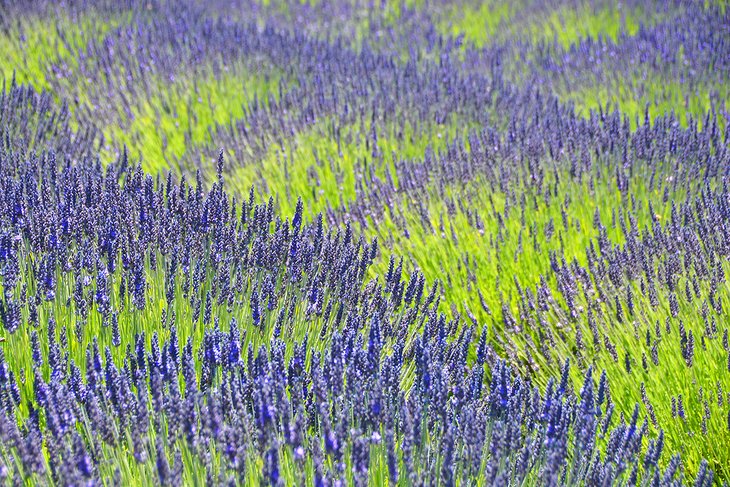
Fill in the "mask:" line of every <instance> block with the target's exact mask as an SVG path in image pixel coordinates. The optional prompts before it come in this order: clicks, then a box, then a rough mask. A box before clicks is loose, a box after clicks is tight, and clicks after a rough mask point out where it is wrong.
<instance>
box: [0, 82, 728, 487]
mask: <svg viewBox="0 0 730 487" xmlns="http://www.w3.org/2000/svg"><path fill="white" fill-rule="evenodd" d="M3 102H4V103H3V104H2V106H3V117H4V120H5V121H6V122H13V121H20V120H22V121H23V124H22V125H21V127H37V129H36V130H33V131H29V132H26V135H29V136H30V137H31V138H33V140H34V146H35V148H36V150H38V151H39V152H37V153H34V154H26V153H23V149H24V147H23V146H22V145H20V142H21V140H22V137H21V136H20V135H19V134H22V130H28V129H27V128H22V130H21V129H19V127H17V126H14V124H12V123H7V124H6V125H5V126H6V127H7V128H6V130H7V131H6V132H3V137H2V140H4V141H5V142H4V144H3V148H2V152H1V153H0V154H1V155H0V157H1V158H0V171H1V173H0V186H1V187H2V190H3V191H2V195H3V196H2V198H1V199H0V219H1V221H2V228H3V236H2V239H1V242H2V246H1V248H0V257H1V261H0V262H1V266H2V285H3V299H2V303H3V306H2V319H3V324H4V326H5V328H6V330H7V331H8V332H9V335H8V337H7V339H8V342H9V345H10V347H9V348H7V349H6V352H5V354H4V357H3V358H2V364H1V366H0V372H1V373H0V390H1V394H0V400H1V401H2V413H1V414H0V439H1V444H2V463H3V468H2V475H3V476H4V478H5V479H6V481H11V480H12V481H13V482H15V483H22V481H23V479H24V478H25V479H28V480H29V481H32V482H44V483H45V482H53V483H61V484H76V485H79V484H84V483H87V484H90V485H91V484H94V483H96V482H98V481H104V482H108V481H109V480H110V479H112V478H115V479H117V480H118V481H120V482H131V481H133V480H134V479H136V481H157V482H159V483H160V484H163V485H181V484H182V483H183V482H186V481H192V479H194V478H200V477H199V476H200V475H206V476H207V478H208V481H209V482H210V483H217V482H221V483H228V482H233V483H241V484H244V483H246V482H247V481H259V480H260V481H266V482H269V483H271V484H274V485H280V484H285V483H302V482H304V481H308V482H314V483H315V484H316V485H325V484H330V483H337V482H340V481H348V482H350V481H352V482H355V483H356V484H367V481H368V480H367V479H368V477H369V476H370V478H381V479H384V478H389V479H390V481H391V482H398V481H401V482H403V483H415V484H420V483H423V482H431V481H434V480H435V479H440V482H442V483H444V484H446V485H453V484H455V483H458V482H461V481H464V480H468V479H477V478H480V479H482V480H481V481H484V482H487V483H489V484H497V485H507V484H512V483H515V482H518V483H519V482H528V483H544V484H547V485H554V484H556V483H567V482H570V483H579V482H581V483H589V484H601V485H605V484H610V483H612V482H614V481H618V480H619V479H621V480H622V481H629V482H633V481H635V479H636V478H637V476H639V475H641V476H642V477H643V478H645V479H647V480H650V481H652V482H655V483H659V482H661V483H662V484H666V485H669V484H675V483H677V484H679V483H682V482H683V481H684V480H685V479H684V477H683V473H682V469H681V463H680V459H679V456H677V455H675V456H673V457H672V458H671V460H668V456H669V455H670V453H669V452H663V438H662V435H661V434H660V435H659V436H658V437H657V438H656V439H652V440H649V442H648V448H647V449H644V448H643V443H644V442H645V440H646V436H647V429H648V422H647V420H646V419H644V421H643V423H642V422H641V421H640V419H639V414H638V407H637V408H635V409H634V414H633V416H631V417H630V418H629V417H624V416H623V414H620V415H619V414H614V404H613V401H612V399H611V390H610V388H609V386H608V384H607V380H606V377H605V374H604V375H603V376H601V378H600V380H598V381H597V380H596V378H595V377H594V374H593V372H592V370H591V369H589V371H588V373H587V374H586V376H585V380H584V382H583V383H582V386H581V388H580V390H579V391H576V390H574V388H573V386H572V385H571V381H570V380H569V378H568V364H567V362H566V364H565V367H564V372H563V374H562V379H561V380H559V381H556V382H552V381H551V382H550V384H549V385H548V387H547V390H546V391H545V392H544V393H542V394H541V393H540V392H539V391H538V390H537V389H534V388H533V387H532V386H531V385H530V384H529V382H525V381H524V380H522V379H519V378H517V377H515V376H514V375H513V373H512V372H511V369H510V367H509V366H507V365H506V364H505V363H504V362H501V361H499V360H497V359H496V357H495V356H494V354H493V352H492V351H491V347H490V346H489V345H488V344H487V341H486V331H484V332H482V333H481V334H478V333H477V332H476V330H475V327H474V326H465V325H463V324H460V323H459V322H458V320H447V319H446V318H445V316H444V315H443V314H439V313H437V312H436V309H437V307H438V300H439V298H438V297H437V296H436V293H435V290H436V288H435V287H430V286H428V285H427V283H426V282H424V279H423V278H422V277H421V276H420V275H419V274H418V273H415V274H413V275H412V276H411V278H410V279H403V277H402V275H401V269H400V268H398V269H393V270H391V271H390V272H388V274H387V275H386V276H383V279H382V280H377V279H376V280H369V279H368V278H367V268H368V265H369V263H370V262H371V261H372V259H373V258H374V257H375V256H376V253H377V245H376V243H375V242H372V243H368V242H365V241H363V240H354V239H353V236H352V233H351V231H350V230H349V228H348V229H347V230H346V231H344V232H339V231H338V232H334V233H333V232H332V231H329V232H326V231H325V230H324V229H323V227H322V225H321V221H320V222H319V223H307V222H305V221H303V218H302V214H301V210H299V211H298V212H297V213H295V215H293V217H292V219H291V220H288V219H287V220H281V218H280V217H279V216H277V215H276V213H275V211H274V210H273V207H272V206H271V204H262V205H256V204H255V203H254V202H253V201H252V200H249V201H244V202H243V203H242V204H238V203H236V202H235V199H233V198H231V197H230V196H229V195H228V194H227V193H226V192H225V191H224V188H223V177H222V165H223V161H222V160H221V161H219V170H218V174H219V175H218V181H217V182H216V183H215V184H214V185H213V188H212V189H211V190H210V191H205V190H203V189H202V188H201V186H199V185H198V186H190V185H188V184H187V183H185V182H184V181H180V182H176V181H175V180H173V179H172V178H169V179H168V180H167V181H166V182H163V181H162V180H160V179H158V180H157V182H156V183H155V182H154V180H153V179H152V178H151V177H150V176H147V175H144V174H143V173H142V172H140V170H139V169H138V168H136V169H135V168H133V167H129V166H128V165H125V161H124V160H120V161H119V163H118V164H112V165H109V166H108V167H107V168H106V169H105V170H102V169H101V167H100V166H99V165H98V164H97V163H95V162H94V159H93V158H90V157H84V158H83V160H82V161H81V162H79V163H77V164H74V165H71V164H68V163H66V162H64V160H60V161H59V160H56V158H55V157H54V155H53V154H54V152H53V148H54V147H55V146H58V145H59V144H63V143H66V141H68V140H74V139H75V138H76V137H77V136H76V135H75V134H74V133H73V132H71V131H65V130H62V129H59V130H48V127H49V124H47V123H43V121H47V120H48V119H54V118H55V117H56V113H55V112H52V111H51V112H48V111H45V112H44V111H42V110H41V109H42V108H44V107H45V108H47V107H48V106H49V105H48V104H49V103H50V102H49V101H48V98H47V97H46V96H42V95H34V94H33V93H32V92H31V91H29V90H28V89H25V88H15V87H12V88H11V90H10V91H9V92H8V93H7V94H6V95H4V97H3ZM58 127H59V126H56V128H58ZM64 132H65V133H64ZM11 140H14V143H11V142H10V141H11ZM42 148H45V149H48V151H47V152H46V151H43V152H40V151H41V149H42ZM89 156H93V153H91V154H89ZM59 168H60V169H59ZM120 181H121V183H120ZM300 208H301V206H300ZM155 269H162V270H163V272H162V275H164V279H163V281H164V282H148V281H147V280H146V279H147V276H150V275H153V276H154V275H156V274H155V273H154V270H155ZM160 287H163V288H164V290H165V292H164V296H165V297H164V301H165V303H164V306H165V309H166V311H165V312H163V316H164V318H163V321H162V326H161V327H160V328H159V330H158V331H156V332H153V333H151V334H150V335H151V336H150V335H146V334H144V333H143V332H142V331H137V330H135V329H134V328H133V327H132V324H133V323H134V322H135V317H137V319H139V318H140V317H141V318H142V319H148V318H149V315H146V314H145V310H149V308H150V307H153V306H155V304H156V303H155V300H154V296H155V295H156V294H159V292H160V290H159V288H160ZM155 288H157V289H155ZM429 289H431V291H429ZM201 301H203V302H204V303H205V304H204V306H203V308H204V311H203V312H202V315H201V313H200V303H201ZM196 303H197V304H196ZM239 303H240V304H239ZM243 303H245V304H246V306H245V307H246V308H247V309H250V313H249V311H247V312H246V315H245V316H239V320H237V319H236V318H235V317H231V313H232V312H233V313H234V314H235V310H237V309H239V308H240V307H243V306H242V305H243ZM188 304H189V306H188ZM193 308H197V311H198V312H197V313H196V312H194V311H192V309H193ZM64 309H65V310H64ZM61 319H63V321H61ZM95 321H101V322H102V323H103V325H102V327H101V328H97V329H96V330H95V332H94V333H90V332H89V330H90V328H92V327H93V326H94V322H95ZM211 322H213V323H215V326H206V327H204V328H203V329H200V328H198V329H197V332H196V323H200V324H204V323H211ZM72 323H75V329H74V330H72V329H71V328H72ZM318 324H319V325H321V329H320V331H319V333H315V334H313V333H312V332H313V331H314V330H316V328H317V325H318ZM416 324H421V325H422V331H421V332H419V333H417V334H415V335H413V334H412V333H409V332H410V331H411V330H413V326H414V325H416ZM147 325H148V326H149V323H148V324H147ZM302 325H303V326H304V332H303V333H302V332H301V331H300V332H299V333H297V332H298V330H301V328H300V327H301V326H302ZM479 337H481V338H479ZM257 340H258V341H257ZM24 344H28V345H27V346H24ZM115 347H120V348H119V350H120V351H121V350H123V351H124V352H123V359H122V360H119V359H117V360H115V358H114V355H115V354H116V352H115V353H113V352H112V350H113V349H114V348H115ZM472 355H476V360H472V359H470V358H469V357H470V356H472ZM487 365H489V367H487ZM490 377H491V379H489V378H490ZM599 445H603V446H604V447H603V448H600V447H599ZM39 446H40V451H39ZM127 457H131V458H127ZM662 459H664V460H662ZM129 461H132V462H136V463H138V464H139V465H142V466H144V465H152V466H153V471H154V472H156V477H154V478H149V477H145V475H146V474H145V472H146V471H145V470H144V467H135V468H131V469H130V467H129V465H128V463H127V462H129ZM123 465H124V466H125V467H124V468H122V466H123ZM660 465H666V467H664V468H662V467H660ZM130 472H132V475H136V477H129V475H130ZM115 476H116V477H115ZM376 476H378V477H376ZM712 478H713V475H712V473H711V472H710V471H709V470H708V469H707V468H706V467H705V465H704V464H703V466H702V468H701V469H700V472H699V474H698V478H697V480H696V485H711V484H712Z"/></svg>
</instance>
